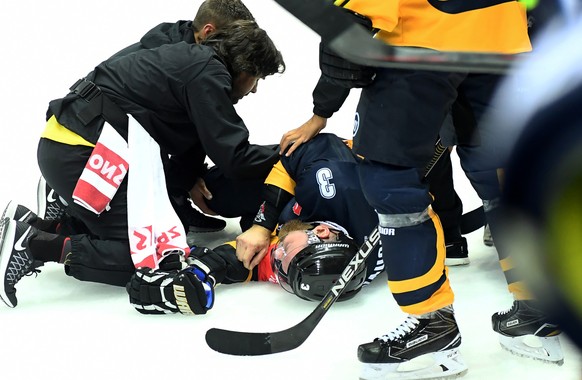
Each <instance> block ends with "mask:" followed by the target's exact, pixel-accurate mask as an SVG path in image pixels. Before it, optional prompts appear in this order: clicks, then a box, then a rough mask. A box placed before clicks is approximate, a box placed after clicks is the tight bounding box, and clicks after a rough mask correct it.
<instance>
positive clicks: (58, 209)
mask: <svg viewBox="0 0 582 380" xmlns="http://www.w3.org/2000/svg"><path fill="white" fill-rule="evenodd" d="M36 196H37V201H38V209H37V215H38V217H39V218H41V219H43V220H60V219H61V218H62V217H63V214H64V213H65V208H66V207H67V202H66V201H65V200H64V199H63V198H61V197H60V196H59V195H58V194H57V193H55V191H54V190H53V189H52V188H51V187H50V186H49V185H48V184H47V183H46V181H45V179H44V177H40V179H39V180H38V186H37V189H36Z"/></svg>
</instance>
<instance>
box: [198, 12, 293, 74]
mask: <svg viewBox="0 0 582 380" xmlns="http://www.w3.org/2000/svg"><path fill="white" fill-rule="evenodd" d="M201 44H202V45H207V46H210V47H212V48H213V49H214V51H216V53H217V54H218V56H219V57H220V58H222V60H223V61H224V62H225V63H226V66H227V68H228V71H229V72H230V74H231V75H232V77H233V78H235V77H236V76H237V75H238V74H240V73H243V72H244V73H248V74H250V75H253V76H256V77H260V78H264V77H266V76H268V75H272V74H275V73H283V72H284V71H285V62H284V61H283V56H282V55H281V52H280V51H279V50H277V48H276V47H275V44H274V43H273V41H272V40H271V38H269V36H268V35H267V32H265V31H264V30H263V29H261V28H259V26H258V25H257V23H256V22H254V21H248V20H240V21H235V22H233V23H231V24H230V25H228V26H225V27H224V28H222V29H217V30H216V31H214V32H213V33H211V34H209V35H208V36H207V38H206V39H205V40H204V41H202V42H201Z"/></svg>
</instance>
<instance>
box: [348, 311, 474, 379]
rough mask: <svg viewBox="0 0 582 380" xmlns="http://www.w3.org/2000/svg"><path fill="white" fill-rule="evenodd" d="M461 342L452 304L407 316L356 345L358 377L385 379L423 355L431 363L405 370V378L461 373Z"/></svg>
mask: <svg viewBox="0 0 582 380" xmlns="http://www.w3.org/2000/svg"><path fill="white" fill-rule="evenodd" d="M460 345H461V334H460V332H459V328H458V327H457V323H456V321H455V316H454V313H453V308H452V307H451V306H448V307H445V308H442V309H439V310H437V311H434V312H432V313H427V314H423V315H422V316H412V315H409V316H408V317H407V319H406V320H405V321H404V322H403V323H402V324H401V325H400V326H399V327H397V328H396V329H395V330H394V331H392V332H390V333H388V334H386V335H383V336H381V337H379V338H376V339H374V341H373V342H370V343H365V344H362V345H360V346H359V347H358V359H359V361H360V362H362V363H363V365H362V373H361V377H360V378H361V379H374V378H385V377H386V376H388V375H390V374H396V373H397V372H399V371H402V370H403V368H401V367H402V366H406V363H407V362H410V361H412V360H413V359H415V358H418V357H420V356H424V355H430V356H432V359H433V363H432V364H429V365H428V366H424V367H423V368H417V369H407V370H406V371H407V375H410V376H409V377H407V378H411V379H412V378H414V379H428V378H435V376H436V374H438V375H439V378H446V377H456V376H462V375H464V374H465V372H466V371H467V366H466V365H465V363H464V362H463V359H462V357H461V354H460V353H459V351H458V347H459V346H460Z"/></svg>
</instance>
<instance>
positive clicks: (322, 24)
mask: <svg viewBox="0 0 582 380" xmlns="http://www.w3.org/2000/svg"><path fill="white" fill-rule="evenodd" d="M275 1H276V2H277V3H278V4H279V5H281V6H282V7H283V8H285V9H286V10H287V11H288V12H289V13H291V14H292V15H293V16H295V17H296V18H298V19H299V20H300V21H302V22H303V23H304V24H305V25H307V26H308V27H309V28H311V29H312V30H313V31H315V32H316V33H317V34H319V35H320V36H321V37H322V39H323V40H325V41H327V43H328V46H329V47H330V48H331V49H333V50H334V51H335V52H336V53H337V54H339V55H340V56H342V57H343V58H345V59H347V60H349V61H352V62H355V63H358V64H361V65H366V66H375V67H392V68H402V69H411V70H438V71H456V72H474V73H489V74H502V73H505V72H507V71H508V69H509V68H510V67H511V66H512V65H513V64H514V62H515V61H516V60H519V58H520V57H521V55H510V54H491V53H476V52H475V53H468V52H443V51H437V50H431V49H423V48H414V47H401V46H393V45H388V44H386V43H384V42H382V41H380V40H378V39H374V38H370V33H369V32H368V31H366V30H365V29H364V28H363V27H362V26H360V25H357V24H356V23H354V22H353V21H352V20H351V19H350V17H349V16H348V15H347V14H345V12H342V11H341V9H339V8H338V7H336V6H335V5H332V4H329V2H325V1H323V0H275Z"/></svg>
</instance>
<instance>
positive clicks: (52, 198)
mask: <svg viewBox="0 0 582 380" xmlns="http://www.w3.org/2000/svg"><path fill="white" fill-rule="evenodd" d="M54 194H55V191H54V190H53V189H51V191H49V193H48V195H47V196H46V199H47V201H49V202H55V201H56V200H57V198H55V195H54Z"/></svg>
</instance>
